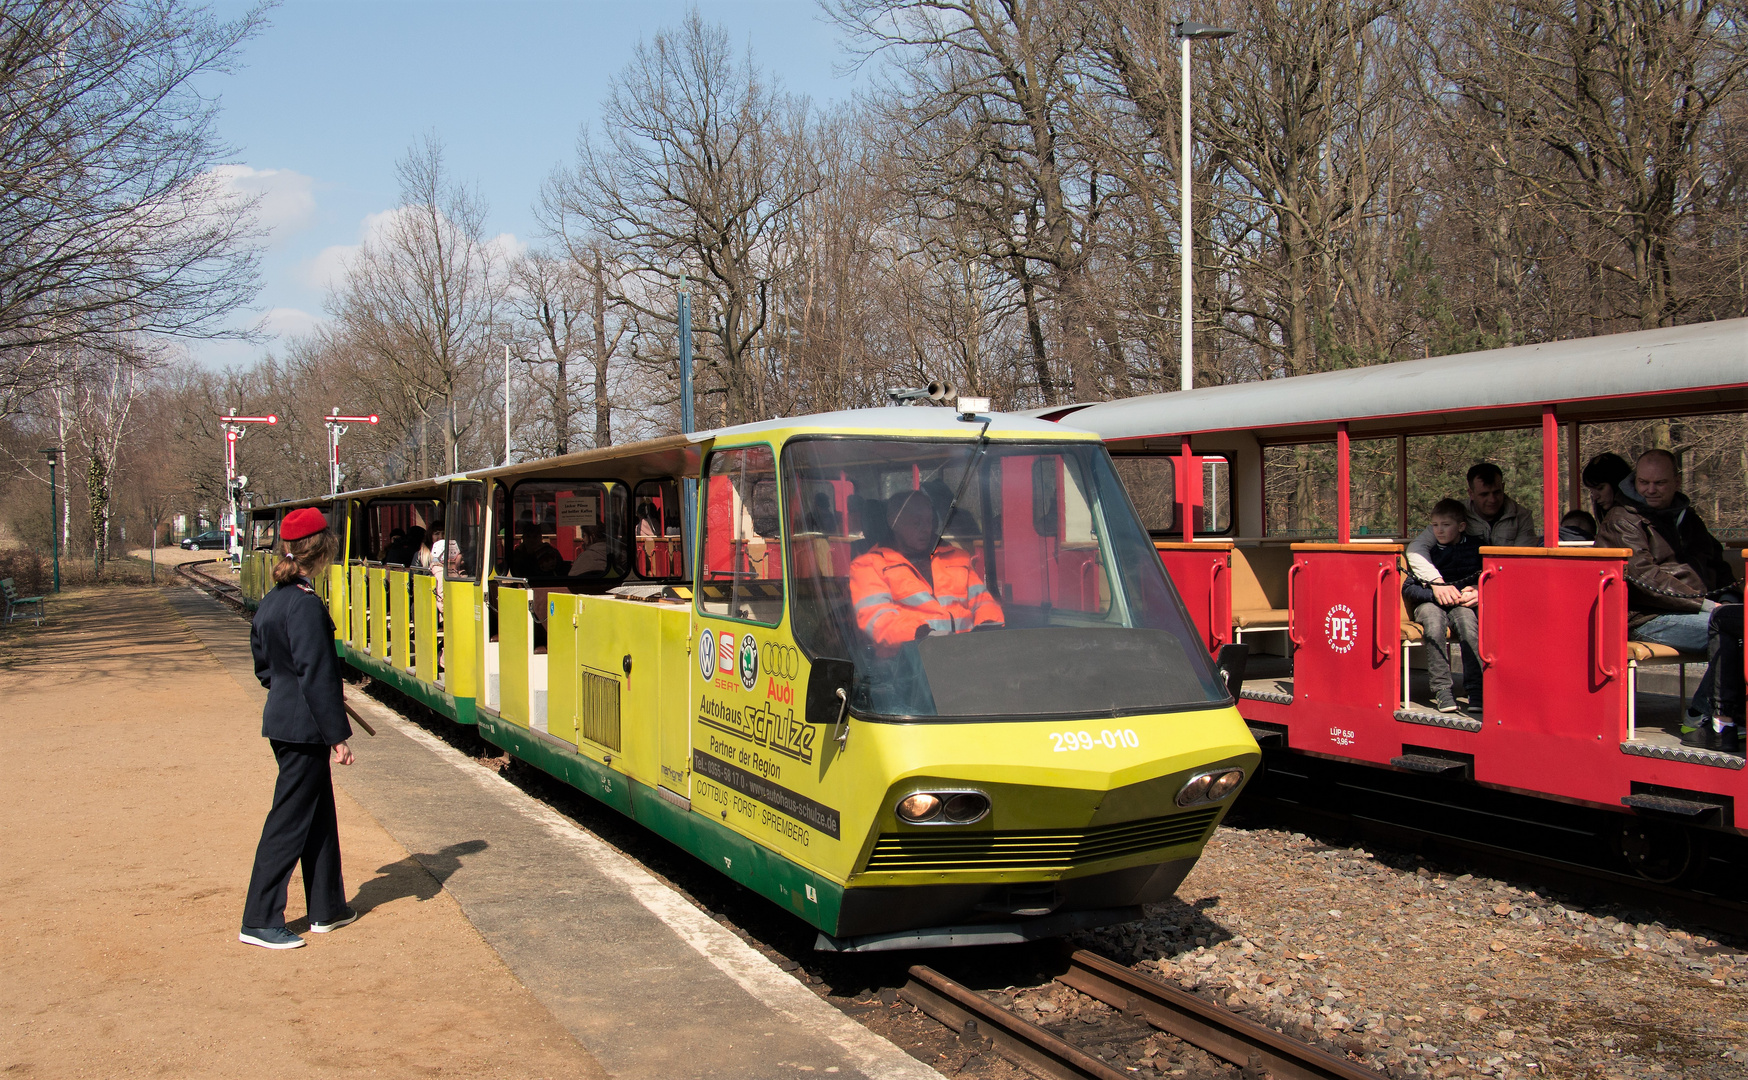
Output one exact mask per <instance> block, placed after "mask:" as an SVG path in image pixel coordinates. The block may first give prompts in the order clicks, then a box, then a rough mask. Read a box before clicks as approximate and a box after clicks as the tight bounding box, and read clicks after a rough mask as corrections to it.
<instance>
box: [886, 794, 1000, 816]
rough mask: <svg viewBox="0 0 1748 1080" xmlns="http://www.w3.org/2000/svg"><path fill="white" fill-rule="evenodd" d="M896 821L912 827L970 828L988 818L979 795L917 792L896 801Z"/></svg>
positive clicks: (986, 799)
mask: <svg viewBox="0 0 1748 1080" xmlns="http://www.w3.org/2000/svg"><path fill="white" fill-rule="evenodd" d="M897 810H898V819H899V820H900V821H903V822H906V823H908V824H911V825H970V824H972V823H973V822H978V821H982V820H983V819H984V818H985V817H987V816H988V815H989V796H988V795H985V794H984V793H983V792H981V791H964V790H960V791H917V792H913V793H911V794H909V795H906V796H905V797H904V798H902V799H900V800H898V807H897Z"/></svg>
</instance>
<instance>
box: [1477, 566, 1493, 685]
mask: <svg viewBox="0 0 1748 1080" xmlns="http://www.w3.org/2000/svg"><path fill="white" fill-rule="evenodd" d="M1492 576H1493V569H1492V568H1488V569H1485V570H1482V571H1481V576H1480V577H1479V578H1477V579H1476V580H1475V595H1476V597H1477V600H1476V604H1475V659H1477V660H1479V661H1481V666H1482V667H1483V668H1490V667H1492V666H1493V658H1492V657H1491V656H1488V655H1487V620H1485V619H1483V618H1482V617H1481V605H1480V601H1479V597H1480V594H1481V586H1483V585H1485V584H1487V579H1488V578H1490V577H1492Z"/></svg>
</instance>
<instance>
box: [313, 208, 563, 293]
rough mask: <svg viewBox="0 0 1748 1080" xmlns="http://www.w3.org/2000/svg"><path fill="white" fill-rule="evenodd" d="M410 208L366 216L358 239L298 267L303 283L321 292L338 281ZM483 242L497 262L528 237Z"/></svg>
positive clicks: (524, 247) (519, 250)
mask: <svg viewBox="0 0 1748 1080" xmlns="http://www.w3.org/2000/svg"><path fill="white" fill-rule="evenodd" d="M409 210H410V208H409V207H405V206H397V207H395V208H394V209H393V210H380V211H378V212H376V213H374V214H370V215H368V216H366V217H365V219H364V220H363V221H361V222H359V225H358V243H356V244H331V245H329V246H328V247H325V248H323V249H322V250H321V251H319V252H317V253H316V255H315V257H313V258H311V259H309V260H308V261H307V262H305V263H304V264H303V265H302V266H301V267H299V268H298V277H299V279H300V280H301V281H302V282H303V284H304V285H306V286H308V287H310V288H312V289H321V290H323V291H324V292H325V291H327V290H329V289H330V288H333V287H334V286H336V285H338V284H340V283H341V281H342V280H343V279H344V278H345V276H346V271H347V270H349V269H351V267H352V263H353V260H355V259H357V258H358V253H359V251H361V250H362V249H363V247H364V245H365V244H368V243H372V242H375V241H378V240H380V239H382V237H383V235H384V234H386V233H387V232H388V230H389V229H390V228H391V227H393V225H394V223H395V221H396V220H398V219H399V218H400V217H401V215H403V214H405V213H407V212H408V211H409ZM482 246H483V247H484V250H485V255H486V258H488V259H489V260H491V261H492V262H494V263H496V264H498V265H499V266H503V265H505V264H506V263H508V262H509V261H510V260H511V259H515V258H517V257H519V256H521V255H524V254H526V253H527V251H528V243H527V241H525V240H521V239H518V238H517V237H516V235H515V234H514V233H499V234H497V235H496V236H493V237H490V238H489V239H487V240H486V241H485V242H484V244H483V245H482Z"/></svg>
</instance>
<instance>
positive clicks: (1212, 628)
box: [1208, 559, 1232, 645]
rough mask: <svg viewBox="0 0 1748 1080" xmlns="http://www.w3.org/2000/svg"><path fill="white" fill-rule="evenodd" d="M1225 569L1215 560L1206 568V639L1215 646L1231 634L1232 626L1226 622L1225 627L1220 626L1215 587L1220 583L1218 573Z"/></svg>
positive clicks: (1218, 599) (1217, 593)
mask: <svg viewBox="0 0 1748 1080" xmlns="http://www.w3.org/2000/svg"><path fill="white" fill-rule="evenodd" d="M1225 569H1226V564H1225V563H1223V562H1221V561H1220V560H1219V559H1215V560H1214V561H1213V562H1212V563H1210V564H1209V566H1208V637H1209V639H1210V640H1211V641H1212V643H1213V644H1215V645H1223V644H1225V642H1226V635H1227V634H1230V633H1231V632H1232V624H1231V622H1230V620H1228V622H1227V624H1226V625H1225V626H1221V625H1220V620H1219V618H1218V616H1219V614H1220V594H1219V592H1218V591H1216V589H1215V586H1217V585H1219V583H1220V572H1221V571H1222V570H1225Z"/></svg>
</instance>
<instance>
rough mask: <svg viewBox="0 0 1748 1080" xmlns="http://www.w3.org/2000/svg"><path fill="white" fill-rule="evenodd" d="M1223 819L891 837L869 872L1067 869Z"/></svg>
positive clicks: (1164, 842) (1204, 815) (1173, 841)
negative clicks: (1088, 827) (1086, 827)
mask: <svg viewBox="0 0 1748 1080" xmlns="http://www.w3.org/2000/svg"><path fill="white" fill-rule="evenodd" d="M1219 815H1220V811H1219V808H1217V807H1210V808H1208V809H1206V810H1195V811H1191V812H1188V813H1183V814H1172V815H1171V816H1169V817H1158V818H1148V819H1146V820H1143V821H1125V822H1122V823H1120V824H1116V825H1099V826H1095V827H1093V828H1090V829H1064V830H1054V829H1050V830H1046V829H1038V830H1024V831H1017V830H1016V831H1009V832H962V831H959V830H956V829H951V828H940V827H932V828H930V829H929V830H928V831H927V832H923V831H920V830H919V831H917V832H914V833H887V834H885V835H883V836H881V837H880V840H879V842H878V843H876V844H875V845H874V854H873V855H871V856H869V858H868V869H869V870H1069V869H1073V868H1075V867H1079V866H1086V865H1089V864H1091V863H1096V862H1104V861H1105V860H1107V859H1122V858H1127V857H1129V856H1131V855H1139V854H1142V853H1144V852H1149V851H1158V850H1161V849H1163V848H1169V847H1176V846H1178V845H1179V844H1191V843H1197V842H1200V841H1201V840H1203V839H1205V838H1206V837H1207V835H1208V831H1209V829H1210V828H1212V827H1213V824H1214V819H1215V818H1217V817H1218V816H1219Z"/></svg>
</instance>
